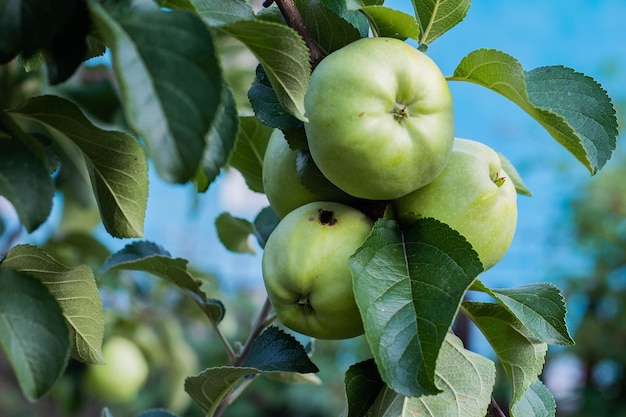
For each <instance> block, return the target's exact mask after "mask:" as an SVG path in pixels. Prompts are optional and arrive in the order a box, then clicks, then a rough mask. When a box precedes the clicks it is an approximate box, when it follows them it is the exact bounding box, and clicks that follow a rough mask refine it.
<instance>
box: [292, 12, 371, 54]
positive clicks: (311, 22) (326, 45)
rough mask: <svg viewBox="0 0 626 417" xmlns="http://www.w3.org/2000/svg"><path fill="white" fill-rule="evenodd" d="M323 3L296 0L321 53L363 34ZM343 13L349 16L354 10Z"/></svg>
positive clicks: (332, 49) (331, 50) (332, 50)
mask: <svg viewBox="0 0 626 417" xmlns="http://www.w3.org/2000/svg"><path fill="white" fill-rule="evenodd" d="M323 3H324V2H323V1H321V0H312V1H311V0H307V1H304V0H297V1H296V6H297V7H298V10H299V11H300V14H301V15H302V18H303V19H304V25H305V26H306V27H307V29H308V30H309V32H310V33H311V36H312V37H313V39H314V40H315V43H316V44H317V46H318V47H319V48H320V50H321V51H322V54H323V55H328V54H330V53H332V52H334V51H336V50H337V49H340V48H342V47H344V46H345V45H347V44H349V43H350V42H354V41H356V40H358V39H360V38H361V37H362V36H363V35H362V34H361V33H360V32H359V30H358V29H357V28H356V27H355V26H354V25H353V24H352V23H350V22H348V21H346V20H344V19H343V18H342V17H340V15H338V14H336V13H335V12H334V11H332V10H330V9H329V8H328V7H326V6H325V5H324V4H323ZM343 14H344V15H345V16H349V15H351V14H352V15H354V12H349V11H348V10H345V11H344V13H343ZM355 23H356V21H355Z"/></svg>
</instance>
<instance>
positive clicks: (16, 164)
mask: <svg viewBox="0 0 626 417" xmlns="http://www.w3.org/2000/svg"><path fill="white" fill-rule="evenodd" d="M0 155H2V158H0V195H2V196H4V197H5V198H6V199H7V200H9V201H10V202H11V204H13V207H14V208H15V211H16V212H17V215H18V216H19V219H20V222H21V223H22V224H23V225H24V227H25V228H26V230H27V231H28V232H29V233H30V232H33V231H34V230H36V229H37V228H38V227H39V226H41V225H42V224H43V223H44V222H45V221H46V220H47V219H48V216H49V215H50V211H51V210H52V198H53V197H54V191H55V188H54V182H53V180H52V177H51V176H50V172H49V171H48V168H47V167H46V164H45V163H44V161H42V160H41V159H40V158H39V157H38V156H37V155H35V154H34V153H33V152H32V151H31V150H30V149H29V148H28V147H27V146H26V145H25V144H23V143H22V142H20V141H18V140H16V139H13V138H8V137H5V136H1V135H0Z"/></svg>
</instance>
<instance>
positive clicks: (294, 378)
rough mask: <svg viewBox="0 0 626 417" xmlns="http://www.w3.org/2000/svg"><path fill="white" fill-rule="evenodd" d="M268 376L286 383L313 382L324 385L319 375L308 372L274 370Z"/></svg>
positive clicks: (312, 383)
mask: <svg viewBox="0 0 626 417" xmlns="http://www.w3.org/2000/svg"><path fill="white" fill-rule="evenodd" d="M267 376H268V377H269V378H271V379H273V380H275V381H280V382H283V383H285V384H311V385H322V380H321V379H320V377H319V376H317V375H315V374H313V373H308V374H299V373H297V372H272V373H271V374H267Z"/></svg>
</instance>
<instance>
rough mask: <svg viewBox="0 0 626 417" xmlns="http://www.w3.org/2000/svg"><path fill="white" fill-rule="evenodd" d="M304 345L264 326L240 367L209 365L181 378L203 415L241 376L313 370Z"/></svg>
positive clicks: (233, 386)
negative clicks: (199, 371)
mask: <svg viewBox="0 0 626 417" xmlns="http://www.w3.org/2000/svg"><path fill="white" fill-rule="evenodd" d="M317 371H318V369H317V367H316V366H315V365H314V364H313V363H312V362H311V361H310V359H309V358H308V356H307V354H306V351H305V350H304V347H303V346H302V345H301V344H300V343H299V342H298V341H297V340H296V339H295V338H294V337H293V336H291V335H288V334H287V333H284V332H283V331H281V330H279V329H278V328H276V327H269V328H268V329H266V330H265V331H264V332H263V333H262V334H261V335H260V336H259V337H258V339H257V340H256V341H255V342H254V345H253V346H252V350H251V351H250V355H249V356H248V359H247V360H246V363H245V364H244V366H241V367H235V366H225V367H217V368H209V369H206V370H205V371H203V372H202V373H200V374H199V375H196V376H192V377H189V378H187V379H186V380H185V391H186V392H187V393H188V394H189V395H190V396H191V398H193V399H194V400H195V401H196V402H197V403H198V404H199V405H200V406H201V407H202V408H203V409H204V410H206V411H207V415H213V412H214V411H215V409H216V408H217V406H218V405H219V403H220V401H221V400H222V399H223V398H224V397H225V396H226V395H227V394H228V393H229V392H230V391H231V390H233V389H234V388H235V387H236V386H237V385H238V384H239V382H240V381H241V380H242V378H251V377H254V375H258V374H263V373H275V374H281V373H282V372H298V373H307V372H317Z"/></svg>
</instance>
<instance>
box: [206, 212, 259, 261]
mask: <svg viewBox="0 0 626 417" xmlns="http://www.w3.org/2000/svg"><path fill="white" fill-rule="evenodd" d="M215 228H216V229H217V237H218V238H219V239H220V242H222V244H223V245H224V247H226V249H228V250H229V251H231V252H235V253H252V254H254V253H255V250H254V247H253V246H252V245H251V242H250V237H251V235H253V234H254V225H253V224H252V223H250V222H249V221H248V220H246V219H242V218H239V217H234V216H232V215H231V214H230V213H221V214H220V215H219V216H217V218H216V219H215Z"/></svg>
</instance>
